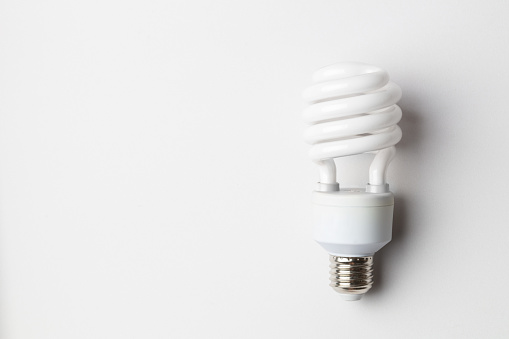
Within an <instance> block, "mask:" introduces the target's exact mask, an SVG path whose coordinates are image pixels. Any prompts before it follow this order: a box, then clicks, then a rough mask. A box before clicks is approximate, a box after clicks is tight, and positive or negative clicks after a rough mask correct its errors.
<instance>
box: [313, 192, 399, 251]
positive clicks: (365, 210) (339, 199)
mask: <svg viewBox="0 0 509 339" xmlns="http://www.w3.org/2000/svg"><path fill="white" fill-rule="evenodd" d="M313 207H314V239H315V240H316V242H318V243H319V244H320V245H321V246H322V247H323V248H324V249H325V250H326V251H327V252H329V254H332V255H335V256H343V257H365V256H371V255H373V254H374V253H375V252H376V251H378V250H379V249H381V248H382V247H383V246H385V245H386V244H387V243H388V242H389V241H391V239H392V215H393V210H394V196H393V195H392V193H391V192H387V193H368V192H365V190H364V189H357V188H350V189H349V188H346V189H342V190H341V191H336V192H316V191H315V192H313Z"/></svg>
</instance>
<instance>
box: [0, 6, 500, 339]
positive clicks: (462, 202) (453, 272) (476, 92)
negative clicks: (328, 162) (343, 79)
mask: <svg viewBox="0 0 509 339" xmlns="http://www.w3.org/2000/svg"><path fill="white" fill-rule="evenodd" d="M508 12H509V5H508V3H507V1H482V2H478V1H451V0H442V1H422V2H408V1H390V0H388V1H362V2H361V1H305V2H304V1H303V2H296V1H251V2H241V1H227V2H226V1H197V2H193V1H167V0H165V1H162V0H161V1H107V0H106V1H86V2H85V1H83V2H78V1H72V2H71V1H44V2H43V1H2V2H1V3H0V46H1V47H0V48H1V53H0V159H1V161H0V279H1V280H0V337H1V338H2V339H21V338H22V339H27V338H36V339H46V338H51V339H69V338H73V339H78V338H79V339H81V338H87V339H89V338H94V339H97V338H108V339H116V338H121V339H125V338H179V339H180V338H339V337H351V336H353V335H355V337H356V338H373V337H377V338H507V337H508V336H509V324H508V322H507V319H508V318H509V310H508V305H509V291H508V289H507V286H509V273H508V271H507V270H506V269H505V267H507V263H506V260H507V258H508V257H509V241H508V240H509V228H508V226H507V224H508V218H509V208H507V206H508V203H509V187H508V186H509V184H508V183H507V181H506V180H505V178H506V172H507V168H509V160H508V158H507V156H506V153H507V144H508V140H509V135H508V134H507V131H508V129H507V126H508V124H509V115H508V114H507V98H508V93H507V91H508V89H507V83H508V82H509V68H508V67H507V60H509V48H508V44H507V41H509V25H508V21H507V13H508ZM339 60H359V61H364V62H366V63H370V64H374V65H378V66H380V67H382V68H384V69H386V70H387V71H388V72H389V74H390V76H391V79H392V80H393V81H394V82H396V83H397V84H398V85H400V86H401V88H402V90H403V98H402V100H401V101H400V103H399V104H400V106H401V108H402V109H403V119H402V121H401V123H400V126H401V128H402V130H403V139H402V141H401V142H400V143H399V144H398V154H397V156H396V158H395V159H394V161H393V163H392V165H391V167H390V168H389V176H388V180H389V183H390V184H391V191H393V192H394V194H395V196H396V202H395V203H396V205H395V224H394V227H395V232H394V237H393V240H392V241H391V243H389V244H388V245H387V246H386V247H385V248H384V249H382V250H381V251H380V252H379V253H377V255H376V256H375V271H376V273H375V274H376V276H375V278H376V281H375V285H374V287H373V289H372V290H371V291H370V292H369V293H368V294H367V295H366V296H365V298H363V300H362V301H359V302H356V303H346V302H344V301H342V300H341V298H339V296H338V295H337V293H335V292H334V291H333V290H332V289H331V288H330V287H329V286H328V277H329V274H328V264H329V263H328V258H327V254H326V253H325V252H324V251H323V250H322V249H321V248H320V247H319V246H318V245H317V244H316V243H314V241H313V240H312V236H311V233H312V232H311V203H310V191H312V189H313V188H314V185H315V181H316V179H317V176H316V166H314V165H313V164H312V163H311V161H309V158H308V156H307V150H308V146H307V145H306V144H305V143H304V142H303V141H302V132H303V130H304V124H303V123H302V120H301V111H302V109H303V107H304V103H303V102H302V99H301V92H302V90H303V89H304V88H306V87H307V86H308V85H309V84H310V81H311V79H310V76H311V74H312V72H313V71H314V70H315V69H317V68H318V67H321V66H324V65H327V64H330V63H333V62H336V61H339ZM370 160H371V156H370V155H365V156H359V157H357V158H350V159H348V158H345V159H341V160H340V161H339V168H338V171H339V178H340V182H341V184H342V185H343V186H345V187H347V186H363V185H364V184H365V183H366V182H367V173H368V171H367V169H368V167H369V162H370ZM347 164H348V165H351V167H347V166H346V165H347ZM362 166H364V167H362ZM361 167H362V168H365V169H366V170H361V169H360V168H361Z"/></svg>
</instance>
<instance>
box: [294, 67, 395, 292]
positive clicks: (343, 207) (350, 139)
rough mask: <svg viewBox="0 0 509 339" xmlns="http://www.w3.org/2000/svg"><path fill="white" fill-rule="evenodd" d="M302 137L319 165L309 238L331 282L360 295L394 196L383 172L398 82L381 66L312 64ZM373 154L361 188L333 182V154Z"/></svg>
mask: <svg viewBox="0 0 509 339" xmlns="http://www.w3.org/2000/svg"><path fill="white" fill-rule="evenodd" d="M304 98H305V100H306V101H307V102H308V103H309V106H308V107H307V108H306V109H305V111H304V114H303V117H304V120H305V122H306V123H308V124H309V126H308V127H307V129H306V131H305V135H304V137H305V139H306V141H307V142H308V143H310V144H311V145H312V146H311V149H310V157H311V159H312V160H313V161H314V162H315V163H316V164H317V165H318V168H319V174H320V181H319V182H318V185H317V187H316V191H315V192H313V199H312V200H313V210H314V219H313V220H314V221H313V222H314V232H313V234H314V239H315V240H316V241H317V242H318V244H320V245H321V246H322V247H323V248H324V249H325V250H326V251H327V252H328V253H329V255H330V266H329V267H330V281H331V283H330V286H332V287H333V288H334V290H335V291H336V292H338V293H339V294H340V295H341V296H342V297H343V298H344V299H345V300H359V299H361V297H362V296H363V295H364V294H365V293H366V292H367V291H368V290H369V289H370V288H371V286H372V284H373V255H374V254H375V252H377V251H378V250H379V249H381V248H382V247H383V246H385V245H386V244H387V243H388V242H389V241H390V240H391V237H392V216H393V210H394V196H393V194H392V193H391V192H390V191H389V185H388V184H387V182H386V172H387V167H388V166H389V163H390V161H391V160H392V158H393V157H394V155H395V153H396V150H395V147H394V145H395V144H396V143H398V141H399V140H400V139H401V129H400V128H399V126H398V125H397V123H398V122H399V120H400V119H401V109H400V108H399V107H398V106H397V105H396V103H397V102H398V100H399V99H400V98H401V90H400V88H399V87H398V86H397V85H396V84H394V83H392V82H390V81H389V76H388V74H387V72H385V71H384V70H382V69H380V68H378V67H375V66H371V65H366V64H362V63H356V62H342V63H337V64H333V65H330V66H327V67H324V68H321V69H319V70H318V71H316V72H315V73H314V74H313V85H312V86H311V87H309V88H308V89H306V90H305V91H304ZM362 153H373V154H375V158H374V159H373V162H372V164H371V166H370V168H369V183H368V184H367V185H366V187H365V188H340V185H339V183H338V182H337V181H336V166H335V163H334V158H337V157H343V156H348V155H355V154H362Z"/></svg>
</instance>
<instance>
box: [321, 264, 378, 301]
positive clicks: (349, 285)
mask: <svg viewBox="0 0 509 339" xmlns="http://www.w3.org/2000/svg"><path fill="white" fill-rule="evenodd" d="M329 260H330V265H329V267H330V271H329V273H330V281H331V283H330V286H331V287H332V288H333V289H334V290H335V291H336V292H338V293H340V294H341V295H342V296H343V297H344V299H346V300H359V299H360V298H361V297H362V295H363V294H364V293H366V292H367V291H368V290H369V289H370V288H371V286H372V285H373V257H372V256H371V257H337V256H334V255H331V256H330V257H329Z"/></svg>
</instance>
